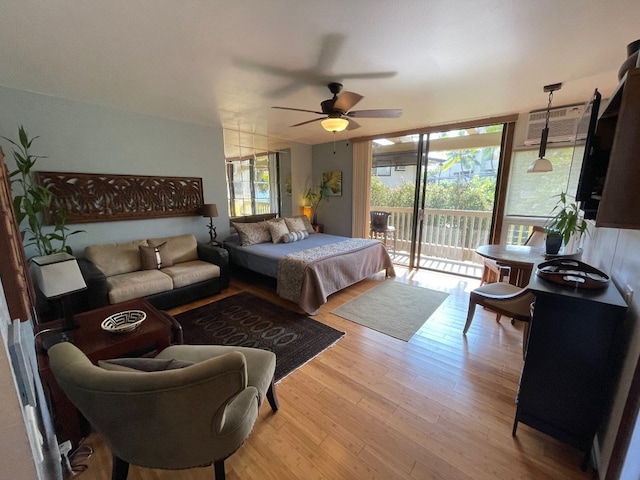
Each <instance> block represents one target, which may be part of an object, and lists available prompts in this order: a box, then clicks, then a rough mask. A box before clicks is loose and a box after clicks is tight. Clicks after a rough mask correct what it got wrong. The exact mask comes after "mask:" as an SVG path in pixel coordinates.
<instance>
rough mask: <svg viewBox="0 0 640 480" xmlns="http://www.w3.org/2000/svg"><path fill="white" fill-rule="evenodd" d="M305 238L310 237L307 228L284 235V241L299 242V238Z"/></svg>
mask: <svg viewBox="0 0 640 480" xmlns="http://www.w3.org/2000/svg"><path fill="white" fill-rule="evenodd" d="M305 238H309V232H307V231H306V230H300V231H298V232H289V233H288V234H287V235H284V236H283V237H282V243H291V242H297V241H298V240H304V239H305Z"/></svg>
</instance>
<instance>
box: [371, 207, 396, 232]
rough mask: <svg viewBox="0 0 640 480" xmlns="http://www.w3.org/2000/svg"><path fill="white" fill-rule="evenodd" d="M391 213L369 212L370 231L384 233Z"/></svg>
mask: <svg viewBox="0 0 640 480" xmlns="http://www.w3.org/2000/svg"><path fill="white" fill-rule="evenodd" d="M390 216H391V212H380V211H377V210H373V211H371V212H370V221H371V230H373V231H374V232H386V231H387V227H388V225H389V217H390Z"/></svg>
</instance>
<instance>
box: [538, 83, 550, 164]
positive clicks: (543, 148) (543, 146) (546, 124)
mask: <svg viewBox="0 0 640 480" xmlns="http://www.w3.org/2000/svg"><path fill="white" fill-rule="evenodd" d="M551 100H553V90H551V91H549V103H548V104H547V118H546V119H545V121H544V130H542V139H541V140H540V152H539V154H538V158H544V155H545V153H547V138H548V137H549V117H550V116H551Z"/></svg>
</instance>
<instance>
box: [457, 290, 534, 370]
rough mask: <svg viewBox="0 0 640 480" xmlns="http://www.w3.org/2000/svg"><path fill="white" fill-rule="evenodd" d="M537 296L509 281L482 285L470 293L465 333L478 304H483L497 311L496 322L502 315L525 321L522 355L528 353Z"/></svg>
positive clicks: (512, 321) (512, 319) (488, 308)
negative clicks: (532, 312) (532, 309)
mask: <svg viewBox="0 0 640 480" xmlns="http://www.w3.org/2000/svg"><path fill="white" fill-rule="evenodd" d="M535 299H536V297H535V295H534V294H533V293H531V292H530V291H529V290H527V289H526V288H520V287H516V286H515V285H511V284H510V283H507V282H494V283H487V284H486V285H481V286H480V287H478V288H476V289H475V290H472V291H471V293H470V294H469V310H468V312H467V322H466V323H465V325H464V330H463V331H462V333H463V334H465V335H466V333H467V331H468V330H469V327H470V326H471V322H472V321H473V315H474V314H475V311H476V305H481V306H482V307H484V308H485V309H487V310H491V311H493V312H495V313H496V322H500V318H501V317H502V315H506V316H508V317H510V318H511V323H514V320H520V321H522V322H525V327H524V330H523V332H522V356H523V358H524V355H525V353H526V349H527V340H528V338H529V324H530V322H531V304H532V303H533V302H534V301H535Z"/></svg>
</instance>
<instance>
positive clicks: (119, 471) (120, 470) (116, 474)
mask: <svg viewBox="0 0 640 480" xmlns="http://www.w3.org/2000/svg"><path fill="white" fill-rule="evenodd" d="M127 475H129V462H125V461H124V460H122V459H121V458H119V457H116V456H115V455H114V456H113V466H112V469H111V480H127Z"/></svg>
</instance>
